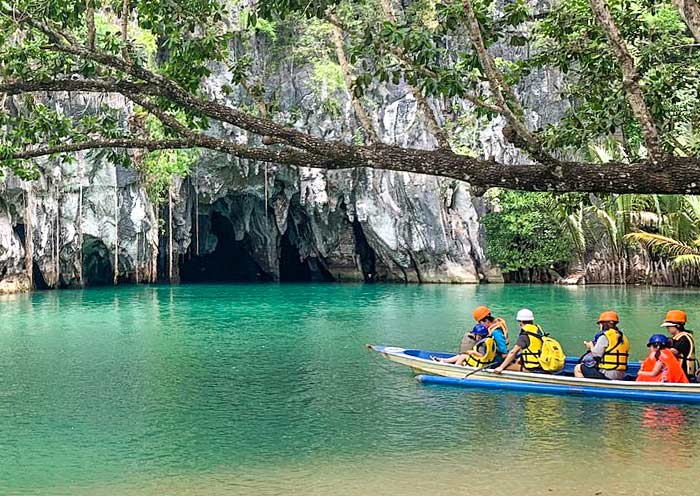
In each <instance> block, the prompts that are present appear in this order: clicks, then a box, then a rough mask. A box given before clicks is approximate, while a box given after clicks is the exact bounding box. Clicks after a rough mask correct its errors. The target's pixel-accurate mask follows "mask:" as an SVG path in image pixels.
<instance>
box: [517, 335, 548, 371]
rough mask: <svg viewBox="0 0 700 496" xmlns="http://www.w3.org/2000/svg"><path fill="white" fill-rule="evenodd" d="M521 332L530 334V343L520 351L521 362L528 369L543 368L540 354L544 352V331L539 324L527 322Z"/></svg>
mask: <svg viewBox="0 0 700 496" xmlns="http://www.w3.org/2000/svg"><path fill="white" fill-rule="evenodd" d="M520 332H521V333H522V334H527V335H528V336H530V344H529V345H528V347H527V348H525V349H523V350H521V351H520V364H521V365H522V366H523V368H526V369H538V368H541V365H540V355H541V354H542V342H543V339H542V338H544V331H543V330H542V328H541V327H540V326H538V325H535V324H525V325H524V326H523V327H522V330H521V331H520Z"/></svg>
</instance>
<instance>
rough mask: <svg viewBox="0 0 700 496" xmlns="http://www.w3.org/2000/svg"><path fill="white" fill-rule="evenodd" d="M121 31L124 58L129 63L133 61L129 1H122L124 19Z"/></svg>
mask: <svg viewBox="0 0 700 496" xmlns="http://www.w3.org/2000/svg"><path fill="white" fill-rule="evenodd" d="M121 21H122V22H121V29H122V43H123V46H122V57H124V60H126V61H127V62H128V61H129V60H130V59H131V58H130V57H129V0H123V1H122V19H121Z"/></svg>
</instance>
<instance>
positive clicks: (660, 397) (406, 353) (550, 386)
mask: <svg viewBox="0 0 700 496" xmlns="http://www.w3.org/2000/svg"><path fill="white" fill-rule="evenodd" d="M368 348H370V349H372V350H374V351H376V352H378V353H380V354H381V355H382V356H383V357H384V358H386V359H388V360H390V361H392V362H396V363H399V364H401V365H405V366H407V367H410V368H411V369H412V370H413V371H414V372H415V373H416V374H417V379H418V381H420V382H421V383H425V384H440V385H448V386H456V387H462V388H472V389H495V390H505V391H523V392H529V393H544V394H565V395H577V396H593V397H599V398H622V399H629V400H641V401H647V402H662V403H700V384H678V383H667V382H635V381H634V376H636V374H637V372H638V371H639V363H638V362H636V363H630V366H629V369H628V374H629V375H628V377H627V378H626V380H621V381H610V380H604V379H581V378H577V377H574V376H573V368H574V366H575V365H576V363H577V362H578V360H579V359H578V358H574V357H569V358H567V360H566V366H565V367H564V369H563V370H562V371H560V372H558V373H556V374H531V373H527V372H513V371H508V370H506V371H504V372H503V373H501V374H496V373H495V372H493V371H492V370H490V369H477V368H473V367H467V366H461V365H454V364H448V363H442V362H436V361H434V360H432V359H431V357H440V358H449V357H451V356H454V354H453V353H443V352H433V351H426V350H415V349H405V348H399V347H394V346H382V345H368Z"/></svg>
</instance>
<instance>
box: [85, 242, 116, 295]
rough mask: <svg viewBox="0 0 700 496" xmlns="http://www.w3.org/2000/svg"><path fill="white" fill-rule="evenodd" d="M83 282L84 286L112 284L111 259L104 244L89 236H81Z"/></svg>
mask: <svg viewBox="0 0 700 496" xmlns="http://www.w3.org/2000/svg"><path fill="white" fill-rule="evenodd" d="M82 248H83V282H84V284H85V286H108V285H111V284H113V283H114V271H113V267H112V257H111V256H110V253H109V250H108V249H107V246H105V244H104V243H103V242H102V241H101V240H99V239H97V238H95V237H93V236H90V235H89V234H85V235H84V236H83V247H82Z"/></svg>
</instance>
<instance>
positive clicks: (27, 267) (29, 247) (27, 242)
mask: <svg viewBox="0 0 700 496" xmlns="http://www.w3.org/2000/svg"><path fill="white" fill-rule="evenodd" d="M24 198H25V206H24V232H25V235H24V271H25V273H26V275H27V278H28V279H29V287H34V225H33V223H34V220H33V215H32V213H33V209H34V201H33V199H32V189H31V186H28V188H27V192H26V194H25V197H24Z"/></svg>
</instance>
